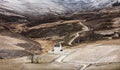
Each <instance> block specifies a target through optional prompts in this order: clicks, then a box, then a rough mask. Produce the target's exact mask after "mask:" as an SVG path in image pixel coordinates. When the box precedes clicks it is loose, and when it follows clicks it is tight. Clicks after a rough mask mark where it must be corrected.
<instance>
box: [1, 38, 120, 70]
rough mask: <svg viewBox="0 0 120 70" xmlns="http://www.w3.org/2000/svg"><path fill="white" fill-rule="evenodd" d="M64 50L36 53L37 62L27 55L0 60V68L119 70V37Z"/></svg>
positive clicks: (6, 69) (20, 69) (9, 69)
mask: <svg viewBox="0 0 120 70" xmlns="http://www.w3.org/2000/svg"><path fill="white" fill-rule="evenodd" d="M64 52H65V53H62V54H53V53H46V54H42V55H36V56H38V63H31V62H30V60H28V58H27V57H21V58H16V59H9V60H0V70H120V39H116V40H102V41H95V42H91V43H83V44H79V45H77V46H74V47H71V48H66V49H64Z"/></svg>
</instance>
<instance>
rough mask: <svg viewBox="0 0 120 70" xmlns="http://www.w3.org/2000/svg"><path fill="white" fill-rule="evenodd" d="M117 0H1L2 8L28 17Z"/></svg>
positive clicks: (86, 7) (91, 7) (63, 11)
mask: <svg viewBox="0 0 120 70" xmlns="http://www.w3.org/2000/svg"><path fill="white" fill-rule="evenodd" d="M116 1H117V0H0V8H3V9H7V10H9V11H13V12H16V13H19V14H22V15H25V16H28V17H31V16H32V17H39V16H46V14H52V15H60V14H63V13H67V12H75V11H81V10H91V9H96V8H103V7H109V6H112V4H113V3H115V2H116Z"/></svg>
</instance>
